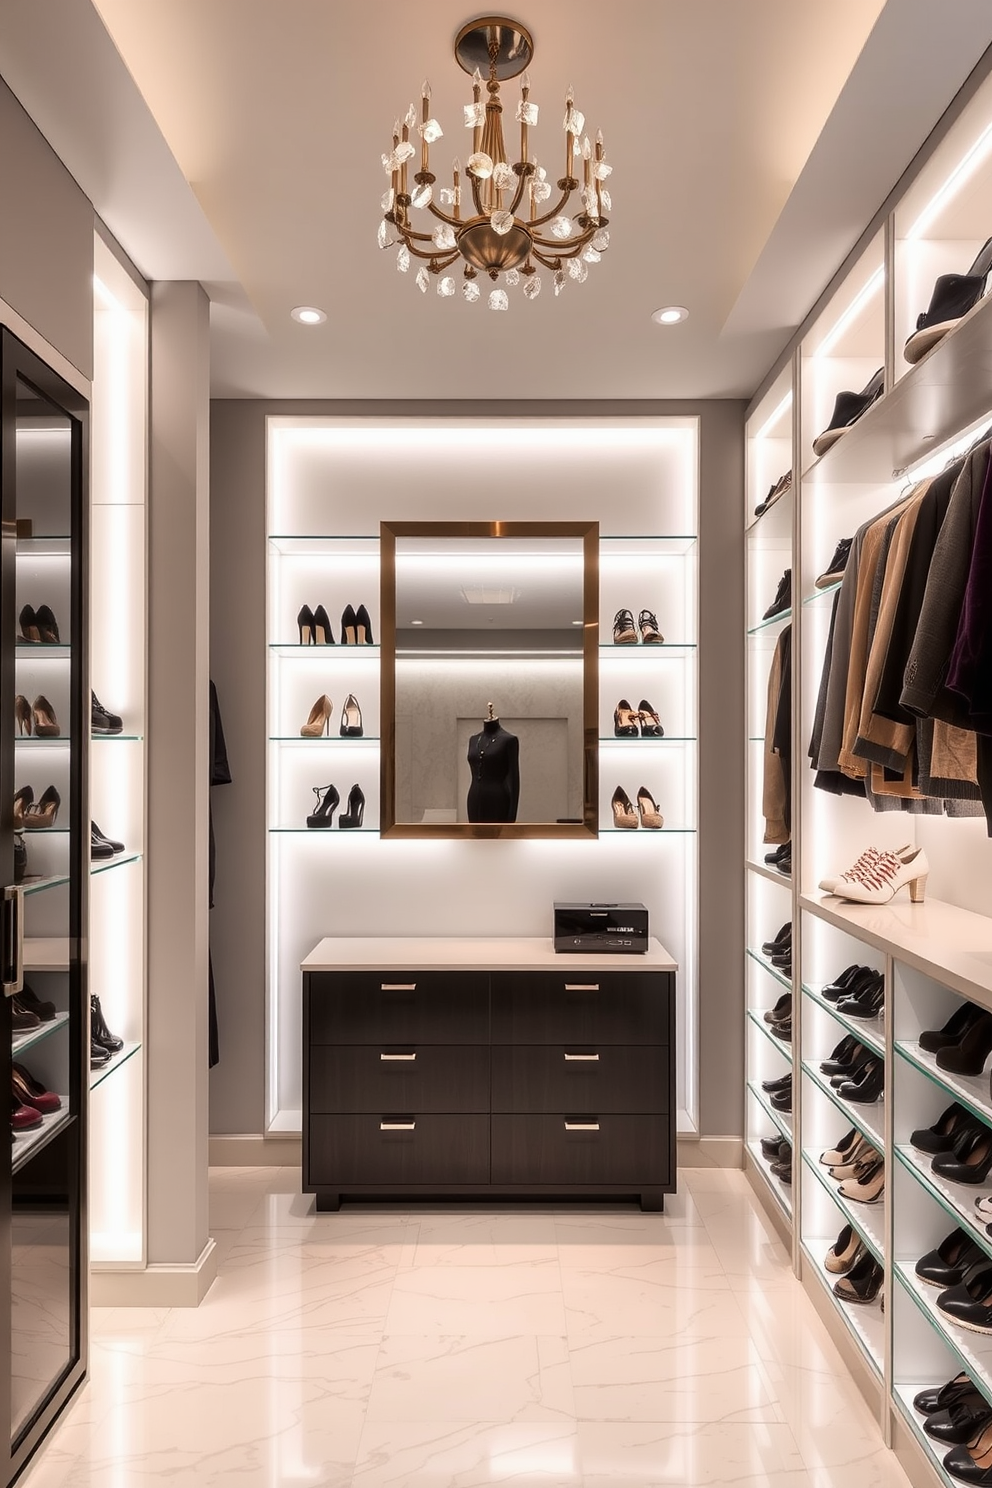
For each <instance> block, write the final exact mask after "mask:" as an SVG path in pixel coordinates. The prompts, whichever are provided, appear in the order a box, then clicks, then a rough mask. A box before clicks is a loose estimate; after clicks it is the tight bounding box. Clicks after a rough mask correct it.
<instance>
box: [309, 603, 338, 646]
mask: <svg viewBox="0 0 992 1488" xmlns="http://www.w3.org/2000/svg"><path fill="white" fill-rule="evenodd" d="M312 630H313V638H314V645H316V646H333V645H334V632H333V631H332V630H331V619H330V616H329V615H328V613H327V611H326V610H325V609H324V606H323V605H318V606H317V608H316V609H315V610H314V612H313V626H312Z"/></svg>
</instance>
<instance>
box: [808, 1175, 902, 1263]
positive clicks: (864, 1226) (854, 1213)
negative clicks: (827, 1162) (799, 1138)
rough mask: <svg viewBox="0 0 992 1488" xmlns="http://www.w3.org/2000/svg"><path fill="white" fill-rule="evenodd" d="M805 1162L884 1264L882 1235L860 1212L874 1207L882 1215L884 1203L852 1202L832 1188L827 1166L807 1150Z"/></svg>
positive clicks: (873, 1253)
mask: <svg viewBox="0 0 992 1488" xmlns="http://www.w3.org/2000/svg"><path fill="white" fill-rule="evenodd" d="M803 1162H804V1163H805V1164H806V1167H807V1168H808V1169H809V1171H810V1172H811V1173H812V1174H813V1176H814V1178H815V1179H816V1181H817V1183H818V1184H819V1185H820V1187H821V1188H822V1189H823V1191H824V1193H826V1194H827V1196H828V1197H829V1198H831V1199H833V1201H834V1203H835V1204H836V1205H837V1208H838V1209H839V1210H840V1212H841V1214H843V1216H844V1218H845V1219H846V1220H847V1221H848V1223H849V1224H850V1225H852V1226H853V1227H854V1229H856V1230H857V1232H858V1234H859V1235H860V1236H861V1238H862V1240H863V1241H864V1242H865V1244H866V1245H867V1247H868V1249H869V1250H870V1251H871V1253H872V1255H873V1256H874V1257H875V1259H876V1261H877V1262H878V1264H879V1265H880V1266H884V1264H885V1253H884V1246H883V1244H882V1240H881V1238H880V1236H879V1235H878V1234H876V1232H875V1230H874V1228H873V1226H872V1225H871V1224H870V1223H869V1222H868V1218H867V1216H866V1215H864V1214H862V1213H860V1212H859V1211H861V1210H865V1209H874V1210H875V1211H876V1212H877V1213H878V1214H879V1216H880V1217H881V1215H882V1214H883V1211H884V1205H882V1204H859V1203H857V1202H855V1203H853V1204H852V1203H851V1202H850V1200H848V1199H845V1197H844V1195H843V1194H842V1193H838V1191H837V1189H836V1188H832V1187H831V1186H830V1185H831V1183H832V1179H831V1178H830V1176H829V1174H828V1173H827V1170H826V1168H823V1167H822V1165H821V1164H820V1163H818V1162H817V1160H816V1158H814V1157H812V1156H811V1155H810V1154H809V1153H808V1152H806V1151H805V1150H804V1151H803Z"/></svg>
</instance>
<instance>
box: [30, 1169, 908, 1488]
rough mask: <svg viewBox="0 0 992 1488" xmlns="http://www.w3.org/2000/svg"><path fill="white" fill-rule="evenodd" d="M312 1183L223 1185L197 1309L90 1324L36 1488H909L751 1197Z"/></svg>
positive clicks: (697, 1191) (692, 1187)
mask: <svg viewBox="0 0 992 1488" xmlns="http://www.w3.org/2000/svg"><path fill="white" fill-rule="evenodd" d="M298 1181H299V1175H298V1172H297V1170H296V1169H290V1168H268V1169H239V1170H233V1169H218V1170H215V1171H214V1172H212V1174H211V1218H212V1233H213V1235H214V1236H215V1237H216V1238H217V1241H218V1246H219V1251H220V1274H219V1276H218V1279H217V1281H216V1283H215V1284H214V1286H213V1288H212V1289H211V1291H210V1293H209V1295H208V1296H207V1298H206V1300H205V1301H204V1303H203V1305H202V1306H201V1307H200V1308H199V1309H198V1310H195V1311H185V1310H183V1311H180V1310H175V1311H169V1310H164V1309H163V1310H141V1311H137V1310H125V1309H114V1308H110V1309H102V1310H97V1311H95V1312H94V1314H93V1326H92V1342H91V1375H90V1379H89V1381H88V1383H87V1385H86V1386H85V1388H84V1390H83V1391H82V1392H81V1394H80V1395H79V1397H78V1398H77V1400H76V1401H75V1403H74V1404H73V1406H72V1407H71V1409H70V1410H69V1411H68V1413H67V1414H66V1417H65V1419H64V1420H63V1422H62V1423H61V1424H60V1426H59V1427H58V1428H57V1430H56V1432H55V1433H54V1434H53V1437H52V1439H51V1441H50V1443H49V1445H48V1446H47V1447H46V1449H45V1450H44V1452H43V1453H42V1454H41V1456H40V1457H39V1458H38V1459H37V1461H36V1462H35V1464H34V1465H33V1466H32V1467H31V1469H30V1470H29V1471H28V1473H27V1474H26V1476H25V1477H24V1479H23V1480H22V1482H23V1485H24V1488H97V1485H99V1488H142V1485H152V1484H162V1485H168V1488H194V1485H195V1488H338V1485H340V1488H344V1485H354V1488H483V1485H490V1484H505V1483H513V1484H516V1485H521V1488H579V1485H581V1488H606V1485H610V1488H620V1485H630V1488H695V1485H705V1484H727V1485H730V1484H735V1485H747V1488H906V1479H905V1477H904V1476H903V1474H902V1472H901V1471H900V1469H899V1467H898V1466H897V1464H896V1463H895V1460H894V1458H893V1457H892V1455H891V1454H890V1453H889V1452H887V1451H886V1450H885V1448H884V1447H883V1446H882V1442H881V1438H880V1435H879V1431H878V1427H877V1425H876V1423H875V1421H874V1419H873V1418H872V1416H871V1414H870V1412H869V1411H868V1410H867V1408H866V1406H865V1405H864V1403H863V1401H862V1399H861V1396H860V1395H859V1393H858V1391H857V1390H856V1388H855V1387H854V1385H853V1383H852V1382H851V1380H850V1378H849V1376H847V1374H846V1372H845V1369H844V1366H843V1364H842V1362H841V1359H840V1357H839V1355H838V1354H837V1352H836V1350H835V1349H834V1347H833V1345H832V1344H831V1342H830V1340H829V1338H828V1336H827V1334H826V1332H825V1330H824V1328H823V1326H822V1324H821V1323H820V1321H819V1319H818V1317H817V1315H816V1313H815V1312H814V1310H813V1308H812V1306H811V1305H810V1303H809V1301H808V1299H807V1298H806V1296H805V1294H804V1293H803V1291H802V1289H801V1288H800V1286H799V1284H798V1283H797V1282H796V1280H795V1279H794V1277H793V1276H792V1275H791V1272H790V1271H789V1268H788V1265H787V1260H786V1255H785V1252H784V1250H783V1248H782V1246H781V1245H780V1244H779V1242H778V1241H777V1240H776V1238H775V1236H774V1233H773V1231H772V1230H771V1228H770V1226H769V1224H768V1222H767V1221H766V1220H765V1219H764V1218H763V1216H762V1213H761V1210H760V1209H759V1207H758V1205H757V1203H756V1201H755V1200H754V1198H753V1197H752V1195H751V1193H750V1190H749V1188H748V1186H747V1184H746V1182H745V1180H744V1177H743V1175H742V1174H740V1173H734V1172H722V1171H717V1170H713V1169H708V1170H707V1169H700V1170H694V1171H690V1172H686V1173H684V1174H683V1175H682V1180H681V1191H680V1193H679V1194H678V1196H677V1197H674V1198H671V1199H669V1201H668V1206H667V1212H666V1213H665V1214H664V1215H650V1214H641V1213H639V1212H638V1211H636V1210H634V1209H633V1208H628V1207H592V1208H590V1209H583V1210H575V1209H564V1208H544V1209H521V1210H515V1211H512V1212H506V1211H498V1212H497V1211H494V1210H492V1209H490V1208H483V1207H479V1208H476V1209H473V1208H459V1209H456V1210H451V1209H446V1208H442V1207H440V1206H437V1207H428V1208H420V1209H417V1210H413V1211H411V1210H408V1209H399V1208H372V1207H371V1206H366V1207H361V1208H357V1207H352V1208H349V1209H346V1210H345V1211H343V1212H342V1213H340V1214H327V1215H317V1214H315V1213H314V1212H312V1207H311V1206H312V1201H311V1200H310V1199H309V1198H305V1197H303V1196H302V1195H301V1194H300V1193H299V1191H298V1187H297V1185H298Z"/></svg>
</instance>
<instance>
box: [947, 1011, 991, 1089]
mask: <svg viewBox="0 0 992 1488" xmlns="http://www.w3.org/2000/svg"><path fill="white" fill-rule="evenodd" d="M990 1054H992V1013H986V1012H980V1013H979V1016H978V1017H977V1018H976V1019H975V1020H974V1022H973V1023H971V1024H969V1026H968V1028H967V1029H966V1031H965V1032H964V1034H963V1035H962V1036H961V1038H960V1039H959V1040H958V1042H957V1043H956V1044H945V1045H944V1047H943V1048H942V1049H938V1050H937V1054H936V1059H937V1068H938V1069H943V1070H949V1071H950V1072H951V1074H954V1075H980V1074H981V1073H982V1070H983V1069H984V1068H985V1061H986V1059H988V1057H989V1055H990Z"/></svg>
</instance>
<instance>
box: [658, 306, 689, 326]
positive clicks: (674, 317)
mask: <svg viewBox="0 0 992 1488" xmlns="http://www.w3.org/2000/svg"><path fill="white" fill-rule="evenodd" d="M651 319H652V320H653V321H654V323H655V325H663V326H672V325H681V324H682V322H683V320H688V319H689V312H688V310H687V309H686V308H685V306H684V305H663V306H662V308H661V309H660V310H655V311H654V313H653V315H652V316H651Z"/></svg>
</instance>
